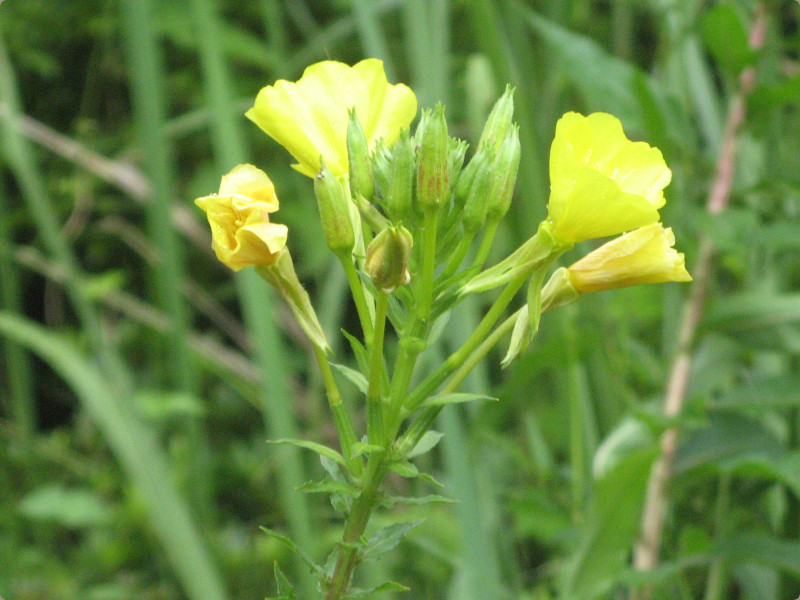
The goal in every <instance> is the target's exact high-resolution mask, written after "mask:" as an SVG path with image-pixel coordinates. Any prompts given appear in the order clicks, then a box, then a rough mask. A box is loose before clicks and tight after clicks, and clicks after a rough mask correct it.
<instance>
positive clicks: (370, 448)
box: [352, 442, 384, 456]
mask: <svg viewBox="0 0 800 600" xmlns="http://www.w3.org/2000/svg"><path fill="white" fill-rule="evenodd" d="M352 450H353V456H361V455H362V454H372V453H373V452H383V450H384V449H383V447H382V446H377V445H375V444H367V443H366V442H356V443H355V444H353V448H352Z"/></svg>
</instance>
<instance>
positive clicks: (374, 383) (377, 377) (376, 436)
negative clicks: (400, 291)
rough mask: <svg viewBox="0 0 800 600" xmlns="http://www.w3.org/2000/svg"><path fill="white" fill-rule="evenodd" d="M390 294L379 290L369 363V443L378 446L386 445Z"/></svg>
mask: <svg viewBox="0 0 800 600" xmlns="http://www.w3.org/2000/svg"><path fill="white" fill-rule="evenodd" d="M388 306H389V294H387V293H386V292H384V291H382V290H378V298H377V303H376V305H375V337H374V338H373V344H372V354H371V355H370V362H369V387H368V388H367V435H368V436H369V443H370V444H373V445H376V446H383V445H384V444H385V427H384V422H383V399H382V398H381V376H382V375H383V338H384V333H385V330H386V310H387V308H388Z"/></svg>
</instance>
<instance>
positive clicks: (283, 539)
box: [259, 527, 325, 577]
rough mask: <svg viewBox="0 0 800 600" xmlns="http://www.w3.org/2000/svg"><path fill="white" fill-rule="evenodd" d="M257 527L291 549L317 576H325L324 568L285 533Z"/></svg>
mask: <svg viewBox="0 0 800 600" xmlns="http://www.w3.org/2000/svg"><path fill="white" fill-rule="evenodd" d="M259 529H261V531H263V532H264V533H266V534H267V535H268V536H270V537H273V538H275V539H276V540H278V541H279V542H280V543H281V544H283V545H284V546H286V547H287V548H288V549H289V550H291V551H292V553H293V554H295V555H296V556H297V557H298V558H299V559H300V560H302V561H303V562H304V563H306V564H307V565H308V566H309V568H311V570H312V571H314V572H315V573H316V574H317V576H319V577H324V576H325V570H324V569H323V568H322V567H320V566H319V565H318V564H317V563H315V562H314V559H312V558H311V557H310V556H309V555H308V554H306V553H305V552H303V551H302V550H301V549H300V548H298V547H297V546H296V545H295V543H294V542H293V541H292V540H290V539H289V538H288V537H286V536H285V535H281V534H280V533H278V532H277V531H274V530H273V529H269V528H268V527H259Z"/></svg>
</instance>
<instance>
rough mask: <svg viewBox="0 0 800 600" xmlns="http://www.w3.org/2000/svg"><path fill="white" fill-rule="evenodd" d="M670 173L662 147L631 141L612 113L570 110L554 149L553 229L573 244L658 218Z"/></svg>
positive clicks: (560, 125)
mask: <svg viewBox="0 0 800 600" xmlns="http://www.w3.org/2000/svg"><path fill="white" fill-rule="evenodd" d="M671 177H672V173H671V171H670V170H669V168H668V167H667V165H666V163H665V162H664V157H663V156H662V154H661V152H660V151H659V150H658V148H653V147H651V146H649V145H648V144H646V143H644V142H632V141H630V140H629V139H628V138H626V137H625V133H624V131H623V130H622V124H621V123H620V121H619V119H617V118H616V117H614V116H613V115H609V114H606V113H593V114H591V115H589V116H586V117H585V116H583V115H580V114H578V113H567V114H565V115H564V116H563V117H561V119H559V121H558V124H557V125H556V135H555V138H554V139H553V144H552V146H551V149H550V201H549V203H548V213H549V219H550V221H551V223H552V225H553V232H554V234H555V235H556V236H557V237H558V238H559V239H561V240H563V241H565V242H573V243H575V242H580V241H583V240H587V239H591V238H595V237H606V236H610V235H616V234H618V233H621V232H623V231H628V230H631V229H635V228H637V227H642V226H644V225H648V224H650V223H654V222H656V221H658V209H659V208H661V207H662V206H663V205H664V201H665V200H664V194H663V189H664V188H665V187H666V186H667V185H668V184H669V182H670V180H671Z"/></svg>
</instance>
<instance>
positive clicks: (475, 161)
mask: <svg viewBox="0 0 800 600" xmlns="http://www.w3.org/2000/svg"><path fill="white" fill-rule="evenodd" d="M487 162H490V161H489V157H488V154H487V153H486V152H476V153H475V156H473V157H472V160H470V161H469V163H467V166H466V167H464V169H463V170H462V171H461V174H460V175H459V177H458V181H457V182H456V188H455V190H454V193H453V199H454V200H455V203H456V206H464V204H465V203H466V202H467V198H468V197H469V194H470V191H471V190H472V184H473V183H474V182H475V177H476V176H477V174H478V171H480V170H481V169H482V168H483V167H484V165H485V164H486V163H487Z"/></svg>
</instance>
